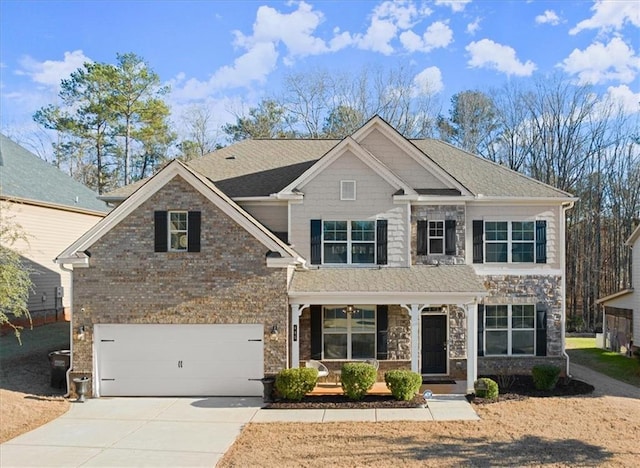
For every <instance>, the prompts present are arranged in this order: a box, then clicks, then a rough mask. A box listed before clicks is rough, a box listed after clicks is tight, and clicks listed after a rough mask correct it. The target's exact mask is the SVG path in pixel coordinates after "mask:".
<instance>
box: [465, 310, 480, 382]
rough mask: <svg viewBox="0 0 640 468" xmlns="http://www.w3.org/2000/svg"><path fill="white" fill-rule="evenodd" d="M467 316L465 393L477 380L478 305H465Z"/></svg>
mask: <svg viewBox="0 0 640 468" xmlns="http://www.w3.org/2000/svg"><path fill="white" fill-rule="evenodd" d="M464 308H465V312H466V314H467V393H473V392H474V389H473V384H474V383H475V381H476V380H477V379H478V304H476V303H473V304H467V305H465V307H464Z"/></svg>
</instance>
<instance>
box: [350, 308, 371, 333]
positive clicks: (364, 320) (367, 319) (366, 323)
mask: <svg viewBox="0 0 640 468" xmlns="http://www.w3.org/2000/svg"><path fill="white" fill-rule="evenodd" d="M356 308H357V310H358V311H357V312H354V313H353V314H351V329H352V330H353V331H354V332H365V331H369V332H375V331H376V313H375V311H374V310H373V309H363V308H361V306H356Z"/></svg>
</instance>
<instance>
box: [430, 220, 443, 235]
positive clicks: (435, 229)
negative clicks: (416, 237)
mask: <svg viewBox="0 0 640 468" xmlns="http://www.w3.org/2000/svg"><path fill="white" fill-rule="evenodd" d="M443 236H444V221H429V237H443Z"/></svg>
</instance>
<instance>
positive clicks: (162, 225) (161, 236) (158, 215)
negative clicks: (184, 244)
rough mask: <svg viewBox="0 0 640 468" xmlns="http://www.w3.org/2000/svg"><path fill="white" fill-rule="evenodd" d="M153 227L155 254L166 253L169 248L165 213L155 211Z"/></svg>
mask: <svg viewBox="0 0 640 468" xmlns="http://www.w3.org/2000/svg"><path fill="white" fill-rule="evenodd" d="M153 214H154V227H155V249H154V250H155V252H166V251H167V249H168V246H169V238H168V235H167V212H166V211H155V212H154V213H153Z"/></svg>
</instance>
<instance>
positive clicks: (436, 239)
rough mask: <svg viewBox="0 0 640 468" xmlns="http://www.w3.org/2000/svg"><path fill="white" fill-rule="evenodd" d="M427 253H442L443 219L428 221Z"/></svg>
mask: <svg viewBox="0 0 640 468" xmlns="http://www.w3.org/2000/svg"><path fill="white" fill-rule="evenodd" d="M428 245H429V252H428V253H429V254H431V255H434V254H444V221H429V242H428Z"/></svg>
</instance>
